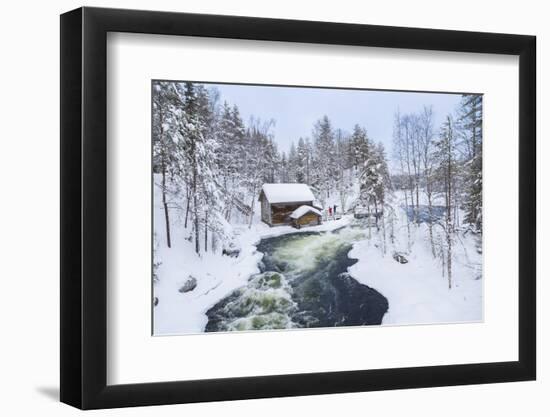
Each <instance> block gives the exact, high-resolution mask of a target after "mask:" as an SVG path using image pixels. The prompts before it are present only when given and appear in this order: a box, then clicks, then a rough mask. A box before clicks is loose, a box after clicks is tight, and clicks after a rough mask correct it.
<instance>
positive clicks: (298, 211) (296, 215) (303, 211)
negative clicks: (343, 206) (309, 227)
mask: <svg viewBox="0 0 550 417" xmlns="http://www.w3.org/2000/svg"><path fill="white" fill-rule="evenodd" d="M306 213H315V214H316V215H318V216H321V212H320V211H319V210H317V209H316V208H313V207H311V206H300V207H298V208H297V209H296V210H294V211H293V212H292V214H291V215H290V217H291V218H292V219H299V218H300V217H302V216H303V215H304V214H306Z"/></svg>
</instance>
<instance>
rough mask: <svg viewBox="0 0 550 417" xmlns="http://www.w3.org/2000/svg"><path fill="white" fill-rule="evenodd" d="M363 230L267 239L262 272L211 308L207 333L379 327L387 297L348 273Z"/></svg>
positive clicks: (262, 247) (260, 248)
mask: <svg viewBox="0 0 550 417" xmlns="http://www.w3.org/2000/svg"><path fill="white" fill-rule="evenodd" d="M362 238H364V232H363V231H362V230H359V229H355V228H353V227H343V228H341V229H338V230H335V231H332V232H301V233H292V234H286V235H282V236H277V237H272V238H266V239H263V240H261V241H260V243H259V244H258V247H257V248H258V251H259V252H262V253H263V254H264V256H263V259H262V261H261V263H260V265H259V266H260V271H261V272H260V273H259V274H255V275H253V276H252V277H250V279H249V281H248V284H247V285H246V286H243V287H241V288H238V289H237V290H235V291H233V292H232V293H231V294H229V295H228V296H227V297H225V298H224V299H222V300H221V301H219V302H218V303H217V304H216V305H214V306H213V307H212V308H211V309H210V310H208V311H207V313H206V314H207V316H208V323H207V325H206V329H205V330H206V331H207V332H216V331H233V330H267V329H289V328H304V327H333V326H360V325H376V324H380V323H381V322H382V317H383V316H384V314H385V313H386V311H387V310H388V301H387V300H386V298H385V297H384V296H383V295H382V294H380V293H379V292H377V291H376V290H374V289H372V288H369V287H367V286H366V285H363V284H360V283H359V282H357V281H356V280H355V279H353V278H352V277H351V276H350V275H349V274H348V272H347V270H348V268H349V267H350V266H351V265H353V264H355V263H356V262H357V260H356V259H350V258H349V257H348V253H349V251H350V250H351V248H352V245H353V242H355V241H357V240H359V239H362Z"/></svg>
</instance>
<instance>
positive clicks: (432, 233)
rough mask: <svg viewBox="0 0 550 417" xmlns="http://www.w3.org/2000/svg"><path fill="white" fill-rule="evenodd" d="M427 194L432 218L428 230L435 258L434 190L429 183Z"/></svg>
mask: <svg viewBox="0 0 550 417" xmlns="http://www.w3.org/2000/svg"><path fill="white" fill-rule="evenodd" d="M427 181H428V180H427ZM426 194H427V195H428V217H429V218H430V221H429V222H428V232H429V234H430V246H431V248H432V256H433V257H434V259H435V257H436V254H435V244H434V232H433V208H432V190H431V186H430V185H429V183H428V184H426Z"/></svg>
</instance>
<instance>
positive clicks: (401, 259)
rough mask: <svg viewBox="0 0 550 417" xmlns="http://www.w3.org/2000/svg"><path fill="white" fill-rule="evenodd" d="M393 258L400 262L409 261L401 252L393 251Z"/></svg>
mask: <svg viewBox="0 0 550 417" xmlns="http://www.w3.org/2000/svg"><path fill="white" fill-rule="evenodd" d="M393 259H395V260H396V261H397V262H399V263H400V264H406V263H407V262H409V260H408V259H407V258H405V255H403V254H402V253H399V252H394V253H393Z"/></svg>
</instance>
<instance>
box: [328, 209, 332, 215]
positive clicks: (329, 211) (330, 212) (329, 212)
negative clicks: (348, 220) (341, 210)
mask: <svg viewBox="0 0 550 417" xmlns="http://www.w3.org/2000/svg"><path fill="white" fill-rule="evenodd" d="M328 217H332V207H329V208H328Z"/></svg>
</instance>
